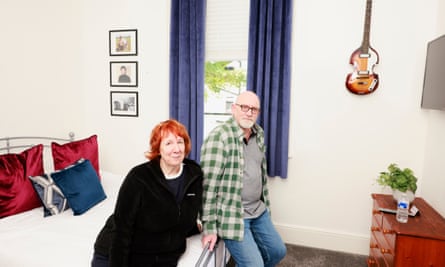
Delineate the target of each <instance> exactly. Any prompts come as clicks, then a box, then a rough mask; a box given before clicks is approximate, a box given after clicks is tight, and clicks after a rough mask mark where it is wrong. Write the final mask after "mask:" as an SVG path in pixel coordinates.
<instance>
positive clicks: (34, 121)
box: [0, 0, 445, 254]
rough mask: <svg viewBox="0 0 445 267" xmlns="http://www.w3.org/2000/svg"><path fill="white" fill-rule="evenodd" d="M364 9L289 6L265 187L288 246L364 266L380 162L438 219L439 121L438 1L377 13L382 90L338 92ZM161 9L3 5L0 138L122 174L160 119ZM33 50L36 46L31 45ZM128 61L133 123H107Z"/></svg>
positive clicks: (164, 53)
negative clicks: (287, 48)
mask: <svg viewBox="0 0 445 267" xmlns="http://www.w3.org/2000/svg"><path fill="white" fill-rule="evenodd" d="M365 2H366V1H348V0H339V1H329V0H318V1H314V0H295V2H294V5H295V6H294V9H295V10H294V14H295V17H294V35H293V60H292V62H293V65H292V68H293V70H292V75H293V77H292V99H291V105H292V106H291V108H292V112H291V113H292V114H291V132H290V138H291V140H290V141H291V146H290V159H289V177H288V178H287V179H285V180H283V179H280V178H272V179H271V182H270V189H271V190H270V191H271V197H272V214H273V219H274V222H275V223H276V225H277V227H278V229H279V231H280V232H281V233H282V234H283V238H284V239H285V240H286V241H287V242H290V243H295V244H303V245H308V246H315V247H321V248H328V249H335V250H341V251H348V252H356V253H361V254H367V252H368V242H369V225H370V219H371V203H372V202H371V198H370V194H371V193H372V192H387V191H383V189H382V188H380V187H379V186H377V185H376V184H375V178H376V177H377V175H378V173H379V172H380V171H382V170H384V169H385V168H386V166H387V165H388V164H389V163H392V162H396V163H399V165H400V166H402V167H405V166H406V167H410V168H412V169H413V170H414V171H415V173H416V174H417V175H418V176H419V178H420V188H419V191H418V195H421V196H423V197H425V198H426V199H427V200H431V202H432V203H434V206H435V207H436V208H437V209H438V210H440V211H441V212H442V214H445V199H444V197H443V194H441V193H440V192H441V191H442V190H441V189H440V187H438V186H437V185H440V186H441V187H442V188H443V187H444V183H445V182H444V181H443V179H442V178H441V169H440V165H441V163H442V161H443V159H441V157H440V156H441V155H442V153H441V152H442V151H443V148H444V146H445V145H444V144H443V143H444V142H443V141H442V140H441V139H440V137H441V136H443V133H444V132H445V129H444V127H443V121H444V120H445V115H444V114H443V112H436V111H425V110H421V109H420V99H421V90H422V82H423V68H424V61H425V60H424V59H425V53H426V42H427V41H429V40H431V39H433V38H435V37H436V36H438V35H440V34H441V33H443V32H444V31H445V27H443V25H444V23H443V22H444V20H443V19H441V20H439V19H438V17H439V10H441V11H442V12H443V11H445V6H444V5H443V4H439V2H440V0H426V1H409V3H408V2H407V1H403V0H392V1H385V0H375V1H374V6H373V14H372V26H371V44H372V46H373V47H374V48H375V49H376V50H377V51H378V52H379V54H380V60H381V61H380V64H379V65H378V66H377V67H376V72H377V73H378V74H379V75H380V86H379V88H378V90H377V91H376V92H374V93H373V94H371V95H367V96H356V95H353V94H350V93H349V92H348V91H347V90H346V88H345V86H344V82H345V79H346V75H347V74H348V73H350V72H351V71H352V68H351V66H350V65H349V58H350V55H351V53H352V52H353V51H354V50H355V49H356V48H358V47H359V46H360V44H361V39H362V33H363V20H364V10H365ZM169 8H170V7H169V1H156V0H151V1H147V0H145V1H144V0H131V1H130V0H129V1H116V0H111V1H109V0H107V1H105V0H96V1H87V0H83V1H78V0H76V1H75V0H72V1H56V0H43V1H39V2H38V3H37V2H35V1H31V0H28V1H26V0H14V1H12V0H6V1H2V2H0V23H1V25H3V26H4V27H3V29H4V35H3V37H2V41H1V42H0V51H2V52H3V53H2V62H1V63H0V77H1V78H2V80H3V83H2V85H1V87H0V88H1V89H0V92H1V95H0V99H1V100H2V105H1V106H0V114H2V116H1V122H0V135H2V136H3V135H18V134H26V135H28V134H32V135H34V134H35V135H39V134H45V135H46V134H47V135H66V134H67V133H68V132H69V131H71V130H73V131H75V132H76V134H77V137H78V138H83V137H86V136H88V135H90V134H93V133H97V134H98V136H99V145H100V157H101V166H102V168H103V169H105V170H109V171H113V172H118V173H122V174H125V173H126V172H127V171H128V169H129V168H130V167H132V166H134V165H135V164H138V163H140V162H142V161H143V160H144V158H143V152H144V151H146V150H147V149H148V137H149V134H150V130H151V128H152V127H153V126H154V124H155V123H157V122H159V121H161V120H164V119H167V118H168V62H169V61H168V53H169V43H168V41H169V27H168V24H169V15H170V13H169V12H170V11H169ZM131 28H136V29H138V37H139V42H138V44H139V53H138V55H137V56H135V57H110V56H109V54H108V53H109V52H108V31H109V30H113V29H131ZM42 40H44V42H41V41H42ZM117 60H137V61H138V62H139V68H140V72H139V86H138V88H130V89H128V90H137V91H138V92H139V104H140V111H139V117H138V118H125V117H111V116H110V108H109V93H110V90H112V89H113V90H114V89H117V90H119V89H122V88H115V87H113V88H112V87H110V86H109V62H110V61H117Z"/></svg>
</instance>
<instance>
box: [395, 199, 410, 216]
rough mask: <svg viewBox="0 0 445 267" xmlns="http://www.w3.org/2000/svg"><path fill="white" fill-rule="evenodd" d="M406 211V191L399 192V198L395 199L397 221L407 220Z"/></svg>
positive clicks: (407, 201)
mask: <svg viewBox="0 0 445 267" xmlns="http://www.w3.org/2000/svg"><path fill="white" fill-rule="evenodd" d="M408 213H409V200H408V196H407V195H406V193H402V194H400V197H399V199H398V200H397V215H396V218H397V221H398V222H401V223H407V222H408Z"/></svg>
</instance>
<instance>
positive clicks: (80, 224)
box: [0, 172, 213, 267]
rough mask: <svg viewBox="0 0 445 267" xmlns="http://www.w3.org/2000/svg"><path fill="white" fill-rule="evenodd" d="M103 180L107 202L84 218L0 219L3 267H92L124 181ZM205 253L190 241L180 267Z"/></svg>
mask: <svg viewBox="0 0 445 267" xmlns="http://www.w3.org/2000/svg"><path fill="white" fill-rule="evenodd" d="M101 177H102V186H103V188H104V190H105V193H106V195H107V199H105V200H104V201H102V202H100V203H99V204H97V205H96V206H94V207H93V208H91V209H90V210H88V211H87V212H86V213H84V214H83V215H80V216H73V213H72V211H71V209H69V210H66V211H65V212H63V213H62V214H58V215H54V216H50V217H43V208H42V207H40V208H36V209H33V210H30V211H27V212H24V213H21V214H17V215H14V216H9V217H6V218H3V219H0V267H60V266H63V267H84V266H85V267H87V266H90V262H91V258H92V254H93V245H94V241H95V239H96V236H97V234H98V233H99V231H100V229H101V228H102V227H103V225H104V223H105V220H106V219H107V218H108V216H109V215H110V214H111V213H112V211H113V209H114V204H115V200H116V197H117V193H118V190H119V187H120V184H121V182H122V180H123V176H120V175H115V174H111V173H107V172H102V173H101ZM202 251H203V250H202V246H201V243H200V236H199V235H196V236H193V237H191V238H189V239H188V240H187V251H186V252H185V254H184V255H183V256H182V258H181V260H180V262H179V265H178V266H180V267H189V266H190V267H191V266H195V263H196V262H197V261H198V259H199V256H200V255H201V253H202ZM212 266H213V264H212Z"/></svg>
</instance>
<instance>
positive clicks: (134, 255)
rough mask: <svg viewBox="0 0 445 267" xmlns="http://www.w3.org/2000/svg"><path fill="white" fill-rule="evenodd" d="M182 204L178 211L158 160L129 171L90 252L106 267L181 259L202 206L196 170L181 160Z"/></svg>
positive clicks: (194, 165)
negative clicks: (170, 257) (173, 257)
mask: <svg viewBox="0 0 445 267" xmlns="http://www.w3.org/2000/svg"><path fill="white" fill-rule="evenodd" d="M183 163H184V168H183V173H184V175H185V177H184V198H183V200H182V202H181V203H180V204H179V205H178V204H177V203H176V199H175V196H174V195H173V193H172V192H171V191H170V190H169V188H168V185H167V183H166V180H165V176H164V174H163V173H162V171H161V168H160V165H159V160H152V161H149V162H145V163H143V164H140V165H138V166H136V167H134V168H133V169H132V170H131V171H130V172H129V173H128V175H127V177H126V178H125V179H124V181H123V183H122V185H121V188H120V190H119V195H118V198H117V201H116V206H115V210H114V213H113V214H112V215H111V216H110V217H109V218H108V220H107V222H106V224H105V226H104V228H102V230H101V232H100V233H99V235H98V237H97V239H96V242H95V244H94V249H95V251H96V252H97V253H99V254H101V255H104V256H108V257H109V262H110V265H109V266H110V267H115V266H116V267H125V266H134V265H138V264H137V263H138V262H143V261H144V257H150V256H153V255H160V254H177V255H180V254H182V253H183V252H184V251H185V246H186V238H187V236H189V235H191V234H192V232H193V231H194V230H195V229H196V219H197V218H198V212H200V211H201V207H202V206H201V205H202V179H203V174H202V171H201V168H200V166H199V165H198V164H197V163H196V162H194V161H192V160H188V159H185V160H184V161H183Z"/></svg>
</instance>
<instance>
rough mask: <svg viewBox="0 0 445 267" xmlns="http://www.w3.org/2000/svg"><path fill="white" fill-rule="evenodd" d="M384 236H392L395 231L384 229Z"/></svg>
mask: <svg viewBox="0 0 445 267" xmlns="http://www.w3.org/2000/svg"><path fill="white" fill-rule="evenodd" d="M382 232H383V233H384V234H392V233H394V230H391V229H383V231H382Z"/></svg>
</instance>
